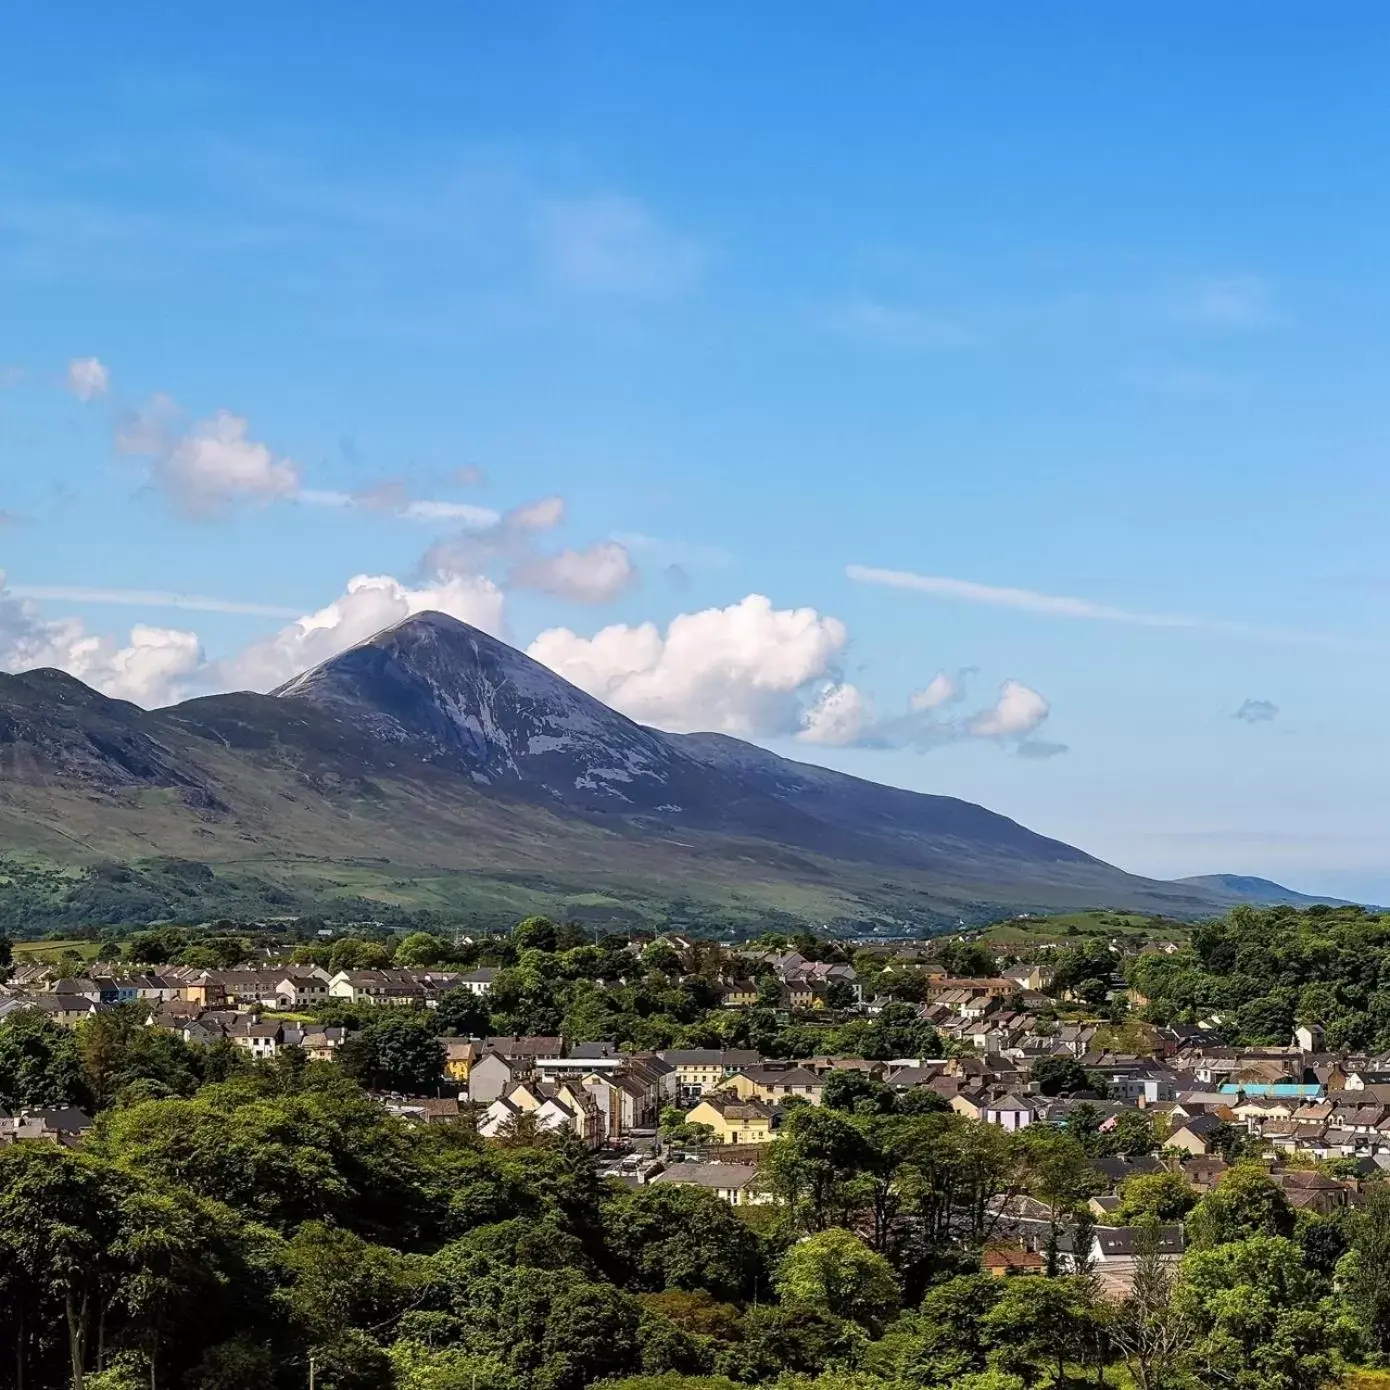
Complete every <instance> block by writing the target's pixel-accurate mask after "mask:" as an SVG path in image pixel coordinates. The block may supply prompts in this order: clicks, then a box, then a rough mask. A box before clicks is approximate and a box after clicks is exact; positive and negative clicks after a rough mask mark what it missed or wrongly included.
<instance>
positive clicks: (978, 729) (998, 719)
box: [798, 668, 1067, 758]
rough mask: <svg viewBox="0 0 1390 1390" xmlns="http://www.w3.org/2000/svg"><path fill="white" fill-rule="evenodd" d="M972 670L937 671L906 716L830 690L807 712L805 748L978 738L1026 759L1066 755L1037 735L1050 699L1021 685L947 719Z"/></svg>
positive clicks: (924, 745)
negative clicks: (879, 710)
mask: <svg viewBox="0 0 1390 1390" xmlns="http://www.w3.org/2000/svg"><path fill="white" fill-rule="evenodd" d="M972 674H973V669H972V668H967V669H966V670H963V671H961V672H959V673H957V674H956V675H948V674H947V673H946V672H945V671H940V672H938V673H937V674H936V675H935V676H934V677H933V678H932V679H931V680H930V681H929V682H928V683H927V685H926V686H925V687H924V688H923V689H921V690H919V691H917V692H915V693H914V694H913V696H912V697H911V699H910V701H909V708H908V710H907V712H906V713H901V714H888V715H880V714H878V713H877V712H876V711H875V710H874V707H873V704H872V702H871V701H870V700H868V699H867V698H866V697H865V696H864V695H862V694H861V693H860V691H859V690H858V689H856V688H855V687H854V686H852V685H830V686H828V687H826V689H825V690H824V691H823V693H822V695H821V697H820V700H819V701H818V702H817V703H816V704H815V705H813V706H812V707H811V709H810V710H809V711H808V713H807V716H806V719H805V725H804V727H803V729H802V730H801V732H800V734H799V735H798V737H799V738H800V739H801V740H802V741H803V742H805V743H822V744H831V745H835V746H838V747H855V748H881V749H888V748H912V749H915V750H917V751H918V752H927V751H929V750H931V749H933V748H940V747H941V746H942V745H944V744H947V743H960V742H962V741H964V740H968V739H979V740H983V741H986V742H990V743H995V744H998V745H1000V746H1001V747H1004V748H1008V749H1011V750H1012V751H1014V752H1016V753H1018V754H1019V755H1020V756H1021V757H1028V758H1048V757H1054V756H1055V755H1057V754H1059V753H1065V752H1066V751H1067V749H1066V745H1065V744H1062V743H1044V742H1043V741H1042V740H1040V739H1037V738H1035V737H1034V735H1035V734H1036V733H1037V731H1038V729H1039V728H1041V726H1042V724H1043V722H1044V721H1045V720H1046V719H1047V716H1048V714H1049V713H1050V708H1049V705H1048V702H1047V700H1046V699H1044V698H1043V696H1042V695H1040V694H1039V693H1038V692H1037V691H1036V690H1033V689H1031V688H1030V687H1029V686H1026V685H1024V684H1023V682H1022V681H1017V680H1008V681H1005V682H1004V684H1003V685H1002V686H1000V688H999V694H998V696H997V697H996V698H995V700H994V703H993V704H991V705H987V706H985V707H984V708H983V709H978V710H976V711H975V712H974V713H971V714H963V715H955V716H952V715H948V714H947V713H945V711H946V710H947V709H948V707H949V706H952V705H956V704H960V703H961V702H962V701H964V700H965V698H966V694H967V679H968V677H969V676H970V675H972Z"/></svg>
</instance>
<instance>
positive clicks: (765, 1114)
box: [685, 1094, 775, 1144]
mask: <svg viewBox="0 0 1390 1390" xmlns="http://www.w3.org/2000/svg"><path fill="white" fill-rule="evenodd" d="M773 1118H774V1112H773V1109H772V1107H771V1106H770V1105H767V1104H766V1103H764V1102H763V1101H760V1100H738V1099H737V1098H735V1097H734V1096H724V1095H718V1094H714V1095H709V1096H706V1097H704V1098H703V1099H702V1100H701V1101H700V1102H699V1103H698V1104H697V1105H696V1106H695V1107H694V1109H692V1110H690V1111H688V1112H687V1114H686V1117H685V1122H686V1124H692V1125H708V1126H709V1127H710V1129H712V1130H713V1131H714V1137H715V1142H716V1143H719V1144H768V1143H771V1142H772V1140H773V1138H774V1137H775V1136H774V1135H773V1132H772V1130H773Z"/></svg>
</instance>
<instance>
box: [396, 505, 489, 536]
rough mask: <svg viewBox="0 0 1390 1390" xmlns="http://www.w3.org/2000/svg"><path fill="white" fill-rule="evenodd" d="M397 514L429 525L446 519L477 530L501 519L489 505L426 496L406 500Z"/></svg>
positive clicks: (408, 519)
mask: <svg viewBox="0 0 1390 1390" xmlns="http://www.w3.org/2000/svg"><path fill="white" fill-rule="evenodd" d="M399 515H400V516H402V517H404V518H405V520H406V521H422V522H425V523H427V524H429V525H434V524H436V523H438V522H441V521H447V522H452V523H453V524H454V525H456V526H473V527H477V528H478V529H479V530H481V529H482V528H483V527H486V526H496V525H497V523H498V522H499V521H500V520H501V519H502V516H501V513H500V512H496V511H494V510H493V509H492V508H491V507H479V506H475V505H474V504H473V503H471V502H437V501H431V500H430V499H428V498H417V499H416V500H415V501H414V502H407V503H406V504H405V506H404V507H402V508H401V510H400V513H399Z"/></svg>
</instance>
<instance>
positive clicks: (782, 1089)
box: [719, 1066, 825, 1105]
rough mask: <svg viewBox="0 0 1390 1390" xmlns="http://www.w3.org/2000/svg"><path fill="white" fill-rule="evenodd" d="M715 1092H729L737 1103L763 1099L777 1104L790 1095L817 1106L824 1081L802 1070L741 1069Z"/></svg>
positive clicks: (796, 1068) (788, 1068)
mask: <svg viewBox="0 0 1390 1390" xmlns="http://www.w3.org/2000/svg"><path fill="white" fill-rule="evenodd" d="M719 1089H720V1090H721V1091H732V1092H733V1093H734V1095H736V1096H737V1097H738V1098H739V1099H740V1100H764V1101H767V1102H768V1104H770V1105H778V1104H780V1103H781V1102H782V1101H784V1100H790V1099H791V1098H792V1097H793V1096H796V1097H799V1098H800V1099H802V1100H808V1101H810V1102H811V1104H812V1105H819V1104H820V1103H821V1096H822V1095H823V1094H824V1092H825V1082H824V1080H823V1079H822V1078H821V1077H819V1076H817V1075H816V1073H815V1072H813V1071H808V1070H807V1069H806V1068H805V1067H777V1066H761V1067H744V1068H743V1069H742V1070H740V1071H736V1072H735V1073H734V1074H733V1075H732V1076H730V1077H729V1078H728V1079H727V1080H726V1081H725V1082H724V1084H723V1085H722V1086H721V1087H720V1088H719Z"/></svg>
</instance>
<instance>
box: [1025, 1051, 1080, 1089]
mask: <svg viewBox="0 0 1390 1390" xmlns="http://www.w3.org/2000/svg"><path fill="white" fill-rule="evenodd" d="M1030 1074H1031V1076H1032V1078H1033V1081H1034V1082H1035V1083H1036V1085H1037V1087H1038V1090H1039V1091H1041V1092H1042V1094H1043V1095H1045V1096H1062V1095H1070V1094H1071V1093H1072V1092H1073V1091H1086V1090H1089V1089H1090V1086H1091V1081H1090V1078H1089V1077H1088V1076H1087V1075H1086V1069H1085V1067H1083V1066H1082V1065H1081V1063H1080V1062H1078V1061H1077V1060H1076V1058H1075V1057H1039V1058H1038V1059H1037V1061H1036V1062H1034V1063H1033V1067H1032V1071H1031V1073H1030Z"/></svg>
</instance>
